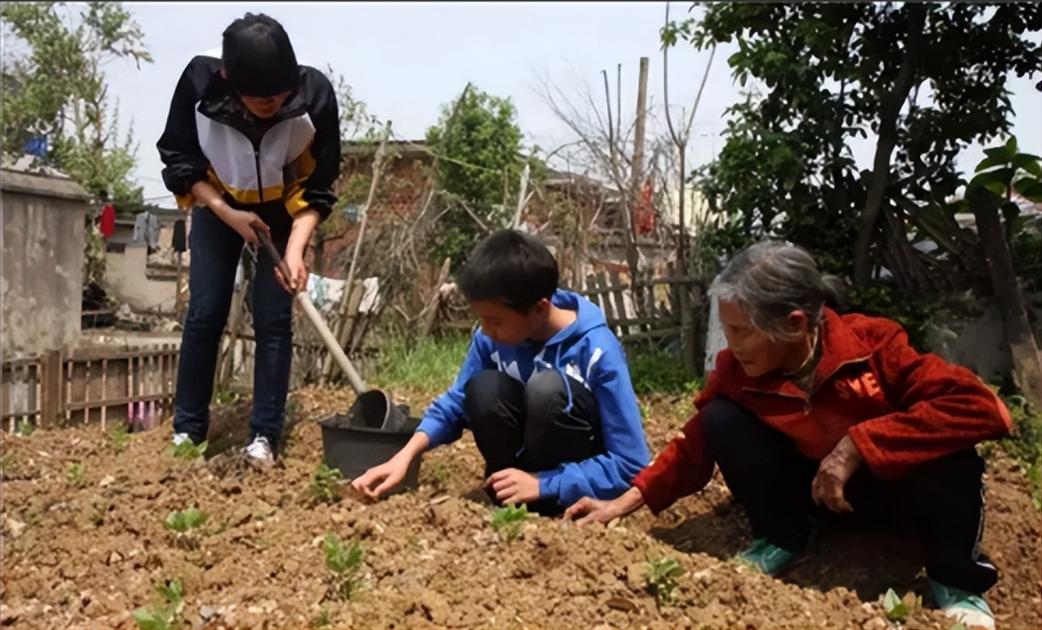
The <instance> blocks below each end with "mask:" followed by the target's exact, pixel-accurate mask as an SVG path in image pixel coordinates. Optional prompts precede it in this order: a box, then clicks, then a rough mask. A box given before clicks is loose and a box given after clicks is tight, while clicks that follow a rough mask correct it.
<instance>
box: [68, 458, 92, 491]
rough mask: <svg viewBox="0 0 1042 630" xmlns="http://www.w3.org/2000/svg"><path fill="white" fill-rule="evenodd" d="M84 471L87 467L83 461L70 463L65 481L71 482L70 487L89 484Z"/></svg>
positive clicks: (80, 486)
mask: <svg viewBox="0 0 1042 630" xmlns="http://www.w3.org/2000/svg"><path fill="white" fill-rule="evenodd" d="M84 471H85V469H84V466H83V464H82V463H81V462H75V463H72V464H69V467H68V468H66V469H65V482H66V483H67V484H69V487H70V488H82V487H83V486H85V485H87V479H86V477H85V476H84Z"/></svg>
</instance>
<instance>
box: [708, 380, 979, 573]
mask: <svg viewBox="0 0 1042 630" xmlns="http://www.w3.org/2000/svg"><path fill="white" fill-rule="evenodd" d="M702 427H703V430H704V432H705V436H706V441H707V445H708V448H709V451H710V453H711V454H712V456H713V458H714V459H715V460H716V462H717V465H718V466H719V467H720V472H721V473H722V474H723V477H724V481H725V482H726V483H727V486H728V488H730V490H731V494H732V495H733V496H734V498H735V500H736V501H738V503H740V504H741V505H742V506H743V507H744V508H745V511H746V514H747V515H748V517H749V521H750V524H751V525H752V529H753V534H754V536H755V537H757V538H761V537H762V538H767V540H768V541H769V542H771V543H773V544H775V545H777V546H779V547H781V548H783V549H788V550H790V551H802V550H803V549H804V548H805V546H806V544H807V542H808V539H809V537H810V533H811V530H812V528H813V526H814V524H815V521H816V520H818V519H819V517H826V518H830V516H829V515H832V513H831V512H829V511H828V508H825V507H823V506H822V507H818V506H816V505H815V504H814V501H813V499H812V498H811V481H812V480H813V479H814V476H815V474H816V473H817V471H818V465H819V463H820V462H818V461H815V460H812V459H809V458H807V457H805V456H803V455H802V454H801V453H800V452H799V451H798V450H797V449H796V445H795V444H794V443H793V442H792V440H790V439H789V438H788V437H787V436H786V435H784V434H783V433H781V432H780V431H777V430H775V429H773V428H772V427H770V426H768V425H767V424H765V423H764V422H763V421H762V420H760V419H759V418H758V417H757V416H755V415H753V414H752V413H750V412H749V411H747V410H745V409H744V408H742V407H740V406H738V405H736V404H735V403H733V402H731V401H730V400H727V399H723V398H718V399H716V400H713V401H712V402H710V403H709V404H708V405H707V406H706V407H705V408H704V409H703V410H702ZM983 472H984V461H983V460H982V459H981V458H980V456H979V455H977V452H976V451H975V450H973V449H972V448H970V449H966V450H962V451H958V452H956V453H952V454H950V455H947V456H945V457H941V458H938V459H936V460H933V461H930V462H926V463H925V464H922V465H921V466H919V467H917V468H916V469H915V470H913V471H912V472H911V473H910V474H908V475H907V476H906V477H904V478H902V479H900V480H897V481H885V480H883V479H880V478H878V477H875V476H873V475H872V474H871V472H870V471H869V470H868V468H867V467H866V466H862V467H861V468H860V469H859V470H858V471H857V472H856V473H855V474H854V476H853V477H852V478H851V479H850V480H849V481H848V482H847V485H846V487H845V488H844V495H845V496H846V499H847V501H848V502H849V503H850V504H851V506H852V507H853V508H854V514H856V515H869V517H870V518H871V517H872V516H875V517H881V516H887V515H890V516H894V515H901V516H902V517H903V519H902V520H906V521H907V522H909V523H911V524H912V525H913V526H914V528H915V531H916V534H917V536H918V538H919V540H920V542H921V544H922V546H923V551H924V557H925V561H926V571H927V574H928V575H929V576H930V577H931V578H932V579H934V580H937V581H938V582H941V583H943V584H945V585H948V586H954V587H956V588H961V589H964V590H967V591H971V592H974V593H983V592H984V591H986V590H988V589H989V588H991V587H992V586H993V585H994V584H995V582H996V581H997V579H998V572H997V570H996V569H995V567H994V566H992V565H991V564H990V563H988V562H987V560H986V558H984V557H983V555H982V554H980V551H979V544H980V538H981V535H982V534H983V531H984V498H983V481H982V479H981V475H982V474H983ZM832 516H836V515H832ZM871 520H876V519H871Z"/></svg>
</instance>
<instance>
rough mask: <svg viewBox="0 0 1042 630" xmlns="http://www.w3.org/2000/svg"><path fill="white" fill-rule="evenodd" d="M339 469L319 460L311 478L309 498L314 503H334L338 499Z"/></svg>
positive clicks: (339, 493)
mask: <svg viewBox="0 0 1042 630" xmlns="http://www.w3.org/2000/svg"><path fill="white" fill-rule="evenodd" d="M339 481H340V471H339V470H337V469H336V468H330V467H329V466H326V465H325V464H324V463H322V462H319V464H318V467H317V468H315V476H314V477H312V478H311V486H310V491H311V498H312V499H314V501H315V502H316V503H336V502H337V501H339V500H340V497H341V492H340V483H339Z"/></svg>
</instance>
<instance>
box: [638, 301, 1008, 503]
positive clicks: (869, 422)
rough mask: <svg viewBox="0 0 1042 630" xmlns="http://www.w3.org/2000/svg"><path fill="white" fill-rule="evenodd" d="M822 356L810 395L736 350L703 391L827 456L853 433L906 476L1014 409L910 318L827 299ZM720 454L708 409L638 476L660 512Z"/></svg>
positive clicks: (872, 465) (989, 430)
mask: <svg viewBox="0 0 1042 630" xmlns="http://www.w3.org/2000/svg"><path fill="white" fill-rule="evenodd" d="M822 343H823V346H822V356H821V360H820V362H819V363H818V366H817V368H816V369H815V379H814V382H815V383H816V387H815V389H814V391H812V392H810V395H809V397H808V395H807V394H805V393H804V392H803V391H802V390H801V389H799V388H798V387H797V386H796V385H795V384H794V383H792V382H791V381H789V380H788V379H786V378H785V377H784V376H782V375H780V374H778V373H773V374H768V375H764V376H761V377H758V378H751V377H749V376H746V374H745V372H743V371H742V368H741V366H740V365H739V364H738V362H737V361H735V359H734V356H733V355H732V354H731V351H730V350H723V351H722V352H720V353H719V354H718V355H717V360H716V370H715V371H714V372H713V374H712V375H711V376H710V379H709V383H708V385H707V386H706V388H705V389H704V390H702V392H701V393H700V394H699V396H698V398H697V399H696V400H695V407H696V409H698V410H701V409H702V408H703V407H705V406H706V404H708V403H709V401H711V400H712V399H713V398H715V397H717V396H723V397H726V398H728V399H730V400H732V401H734V402H735V403H737V404H738V405H741V406H742V407H744V408H745V409H748V410H749V411H751V412H752V413H754V414H756V415H757V416H759V417H760V418H761V419H762V420H763V421H764V422H766V423H767V424H769V425H770V426H772V427H774V428H775V429H777V430H779V431H781V432H782V433H784V434H786V435H787V436H789V437H790V438H791V439H792V441H793V442H794V443H795V444H796V447H797V448H798V449H799V450H800V452H801V453H803V454H804V455H806V456H807V457H810V458H812V459H817V460H820V459H823V458H824V457H825V456H826V455H828V454H829V452H831V451H832V449H833V448H834V447H835V446H836V444H837V443H838V442H839V441H840V440H841V439H843V436H845V435H848V434H849V435H850V437H851V438H852V439H853V440H854V444H855V445H856V446H857V448H858V450H859V451H861V454H862V455H863V456H864V458H865V462H866V464H867V465H868V467H869V469H870V470H871V471H872V473H873V474H875V475H876V476H878V477H880V478H883V479H897V478H900V477H902V476H904V475H905V474H907V473H908V472H909V471H910V470H911V469H912V468H914V467H915V466H916V465H918V464H921V463H923V462H926V461H930V460H932V459H936V458H938V457H942V456H944V455H946V454H948V453H952V452H955V451H958V450H961V449H964V448H967V447H970V446H972V445H973V444H976V443H977V442H980V441H981V440H987V439H992V438H997V437H1001V436H1004V435H1008V434H1009V431H1010V426H1011V420H1010V416H1009V411H1008V410H1007V409H1006V407H1005V405H1003V404H1002V401H1001V400H999V398H998V397H997V396H996V395H995V394H994V393H993V392H992V391H991V390H990V389H988V387H987V386H985V385H984V384H983V383H982V382H981V380H980V379H979V378H977V376H976V375H974V374H973V373H972V372H970V371H969V370H967V369H966V368H963V367H959V366H956V365H951V364H949V363H946V362H945V361H943V360H942V359H940V358H939V357H937V356H936V355H933V354H920V353H919V352H917V351H916V350H915V349H914V348H912V347H911V346H910V345H908V336H907V335H906V334H905V333H904V330H902V328H901V326H900V325H899V324H897V323H896V322H893V321H890V320H888V319H881V318H873V317H866V316H864V315H844V316H842V317H841V316H839V315H837V314H836V313H835V312H834V311H832V310H830V309H827V308H826V309H825V315H824V323H823V331H822ZM714 464H715V462H714V461H713V459H712V457H711V456H710V454H709V453H708V451H707V449H706V444H705V439H704V436H703V433H702V423H701V417H700V411H696V412H695V415H694V417H693V418H691V420H689V421H688V423H687V424H686V425H684V431H683V435H681V436H678V437H677V438H676V439H674V440H673V441H672V442H670V443H669V444H668V445H667V446H666V448H665V450H664V451H662V453H661V454H660V455H659V456H658V457H657V458H656V459H655V461H653V462H652V463H651V464H650V465H649V466H648V467H647V468H645V469H644V470H642V471H641V472H640V474H639V475H637V478H636V479H635V480H634V482H633V485H635V486H636V487H637V488H638V489H639V490H640V493H641V494H642V495H643V497H644V501H645V503H647V505H648V507H650V508H651V510H652V511H653V512H655V513H656V514H657V513H659V512H661V511H662V510H664V509H666V508H668V507H669V506H670V505H672V504H673V502H674V501H676V500H677V499H679V498H680V497H682V496H686V495H689V494H692V493H694V492H697V491H699V490H701V489H702V488H703V487H705V485H706V484H707V483H708V482H709V479H710V478H711V477H712V475H713V466H714Z"/></svg>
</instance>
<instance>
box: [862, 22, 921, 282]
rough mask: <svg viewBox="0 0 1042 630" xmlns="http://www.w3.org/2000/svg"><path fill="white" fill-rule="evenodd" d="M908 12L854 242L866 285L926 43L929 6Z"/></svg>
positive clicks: (880, 111) (883, 101)
mask: <svg viewBox="0 0 1042 630" xmlns="http://www.w3.org/2000/svg"><path fill="white" fill-rule="evenodd" d="M905 6H906V7H907V10H908V39H907V40H905V48H904V51H905V55H904V59H903V60H902V61H901V68H900V70H898V72H897V77H896V78H895V79H894V85H893V87H892V88H891V89H890V91H889V92H887V93H886V94H885V95H884V96H883V98H882V101H881V103H880V108H879V138H878V139H877V140H876V153H875V158H874V159H873V160H872V181H871V182H870V183H869V186H868V194H867V197H866V199H865V205H864V208H863V209H862V211H861V227H860V228H858V234H857V241H856V242H855V243H854V282H855V283H856V284H857V285H858V286H864V285H865V284H866V283H867V282H868V280H869V271H870V266H869V261H868V249H869V247H870V246H871V245H872V237H873V235H874V233H875V228H876V220H877V219H878V218H879V213H880V211H881V209H882V206H883V195H884V194H885V193H886V187H887V185H888V184H889V183H890V157H891V155H893V152H894V147H895V146H896V145H897V117H898V116H899V115H900V114H901V106H902V105H903V104H904V102H905V100H907V99H908V94H909V93H910V92H911V90H912V85H913V84H914V83H915V74H916V66H917V65H918V63H919V55H920V54H921V49H922V43H923V24H924V22H925V20H926V7H924V6H923V5H918V4H909V5H905Z"/></svg>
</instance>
